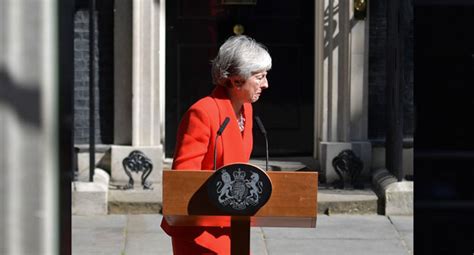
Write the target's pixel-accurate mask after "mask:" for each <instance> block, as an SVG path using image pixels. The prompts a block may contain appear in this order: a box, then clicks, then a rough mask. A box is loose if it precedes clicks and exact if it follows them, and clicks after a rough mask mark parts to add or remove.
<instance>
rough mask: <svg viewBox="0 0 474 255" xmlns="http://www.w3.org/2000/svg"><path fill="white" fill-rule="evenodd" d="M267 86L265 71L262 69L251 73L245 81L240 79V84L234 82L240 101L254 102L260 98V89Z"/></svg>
mask: <svg viewBox="0 0 474 255" xmlns="http://www.w3.org/2000/svg"><path fill="white" fill-rule="evenodd" d="M242 83H243V84H242ZM267 88H268V80H267V71H262V72H258V73H255V74H253V75H252V76H250V77H249V78H248V79H247V80H245V81H241V82H240V84H236V93H237V97H238V98H239V99H240V100H241V102H243V103H255V102H257V100H258V99H259V98H260V95H261V94H262V91H263V90H264V89H267Z"/></svg>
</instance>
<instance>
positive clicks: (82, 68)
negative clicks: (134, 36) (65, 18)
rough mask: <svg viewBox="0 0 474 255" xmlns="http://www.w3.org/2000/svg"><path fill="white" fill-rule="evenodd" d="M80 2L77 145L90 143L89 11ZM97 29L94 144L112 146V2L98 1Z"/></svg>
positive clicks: (76, 23) (76, 34) (76, 43)
mask: <svg viewBox="0 0 474 255" xmlns="http://www.w3.org/2000/svg"><path fill="white" fill-rule="evenodd" d="M87 3H88V1H84V0H81V1H77V2H76V12H75V15H74V69H75V71H74V123H75V125H74V142H75V143H76V144H87V143H89V110H90V108H89V10H88V8H89V7H88V5H87ZM96 10H97V11H96V14H95V15H96V22H97V23H96V27H95V37H96V45H95V61H96V66H95V69H96V72H95V79H96V81H95V82H96V87H95V141H96V143H97V144H112V143H113V123H114V121H113V116H114V112H113V111H114V102H113V98H114V82H113V78H114V77H113V66H114V65H113V61H114V58H113V50H114V48H113V47H114V46H113V38H114V35H113V1H99V2H97V7H96Z"/></svg>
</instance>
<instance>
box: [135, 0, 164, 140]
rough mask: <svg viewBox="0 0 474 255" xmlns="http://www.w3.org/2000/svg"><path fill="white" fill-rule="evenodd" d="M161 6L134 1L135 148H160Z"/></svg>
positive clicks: (147, 0)
mask: <svg viewBox="0 0 474 255" xmlns="http://www.w3.org/2000/svg"><path fill="white" fill-rule="evenodd" d="M159 14H160V12H159V6H158V3H157V2H155V1H153V0H134V1H133V100H132V102H133V103H132V104H133V113H132V115H133V127H132V129H133V132H132V134H133V135H132V145H133V146H157V145H160V104H159V99H160V95H159V92H160V91H159V75H158V74H159V40H158V39H159V23H158V21H159V20H158V19H156V17H159Z"/></svg>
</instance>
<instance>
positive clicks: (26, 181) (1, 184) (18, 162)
mask: <svg viewBox="0 0 474 255" xmlns="http://www.w3.org/2000/svg"><path fill="white" fill-rule="evenodd" d="M56 7H57V2H56V1H53V0H44V1H25V0H15V1H12V0H10V1H1V3H0V34H1V35H0V174H1V176H2V180H0V204H1V206H0V207H1V208H0V226H1V230H0V254H58V249H57V247H58V242H57V241H58V238H59V233H58V231H56V230H57V229H58V228H57V225H58V215H57V212H58V203H59V202H58V200H57V195H58V183H59V182H58V173H59V170H58V164H57V162H58V158H57V155H58V154H59V152H58V141H57V139H58V136H57V134H58V129H57V124H58V123H57V111H58V109H59V106H58V95H57V91H58V83H57V79H56V77H57V75H58V74H57V71H56V70H57V49H58V42H57V30H56V27H57V20H56V17H57V12H56V10H57V9H56Z"/></svg>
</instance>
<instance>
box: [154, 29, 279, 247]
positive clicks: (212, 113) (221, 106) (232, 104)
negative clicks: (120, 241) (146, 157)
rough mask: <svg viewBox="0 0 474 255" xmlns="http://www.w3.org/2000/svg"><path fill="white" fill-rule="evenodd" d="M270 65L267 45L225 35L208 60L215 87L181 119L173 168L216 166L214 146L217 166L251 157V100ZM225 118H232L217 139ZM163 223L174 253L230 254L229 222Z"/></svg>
mask: <svg viewBox="0 0 474 255" xmlns="http://www.w3.org/2000/svg"><path fill="white" fill-rule="evenodd" d="M271 66H272V59H271V57H270V55H269V54H268V52H267V50H266V48H265V46H263V45H261V44H260V43H257V42H256V41H255V40H253V39H252V38H250V37H248V36H243V35H240V36H232V37H230V38H229V39H227V41H226V42H225V43H224V44H223V45H222V46H221V47H220V49H219V52H218V54H217V57H216V58H215V59H214V60H213V61H212V80H213V83H214V84H215V85H216V87H215V89H214V90H213V91H212V93H211V95H209V96H207V97H205V98H202V99H200V100H199V101H198V102H196V103H195V104H194V105H192V106H191V107H190V108H189V110H188V111H187V112H186V113H185V115H184V116H183V118H182V120H181V123H180V125H179V128H178V134H177V142H176V149H175V153H174V159H173V165H172V169H175V170H210V169H214V148H215V147H216V149H217V160H216V166H215V167H216V168H220V167H221V166H224V165H227V164H231V163H236V162H248V161H249V159H250V154H251V152H252V146H253V137H252V125H253V121H252V120H253V115H252V105H251V104H252V103H255V102H256V101H257V100H258V99H259V98H260V95H261V93H262V91H263V90H265V89H267V88H268V81H267V72H268V71H269V70H270V68H271ZM227 117H228V118H229V119H230V121H229V123H228V125H227V126H226V128H225V130H224V132H223V133H222V135H221V136H220V137H218V139H217V140H216V136H217V131H218V129H219V127H220V126H221V124H222V123H223V122H224V120H225V119H226V118H227ZM216 143H217V144H216ZM161 227H162V228H163V230H164V231H165V232H166V233H167V234H169V235H170V236H171V237H172V243H173V253H174V254H186V255H190V254H193V255H194V254H230V239H229V235H230V228H228V227H172V226H169V225H168V223H167V222H166V221H165V220H163V221H162V223H161Z"/></svg>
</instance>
